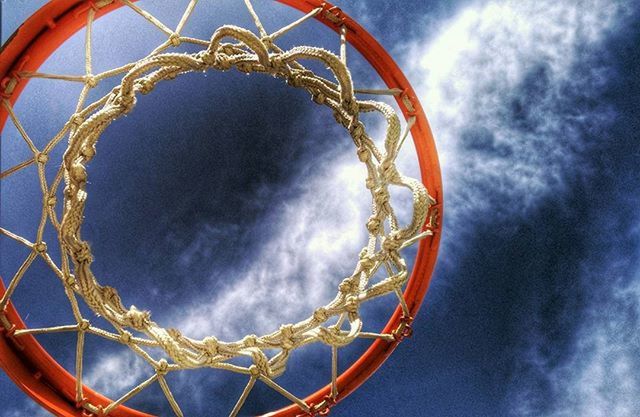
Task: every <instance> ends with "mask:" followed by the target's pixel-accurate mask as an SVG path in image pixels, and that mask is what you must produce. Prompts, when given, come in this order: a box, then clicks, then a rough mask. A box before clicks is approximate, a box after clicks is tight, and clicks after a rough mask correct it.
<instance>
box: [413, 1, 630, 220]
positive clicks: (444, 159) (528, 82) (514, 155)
mask: <svg viewBox="0 0 640 417" xmlns="http://www.w3.org/2000/svg"><path fill="white" fill-rule="evenodd" d="M618 14H619V9H618V8H617V7H616V6H615V5H610V4H609V3H608V2H603V1H598V0H594V1H587V2H556V1H536V2H533V1H525V2H523V1H492V2H488V3H483V4H479V5H472V6H469V7H467V8H465V9H463V10H461V11H460V12H459V13H458V14H457V15H456V16H455V17H454V18H452V19H451V20H449V21H446V22H444V23H443V24H442V28H441V31H440V33H439V35H438V36H436V37H435V38H434V39H433V40H432V41H430V42H425V41H424V40H422V39H420V40H415V42H414V47H413V48H412V50H411V52H410V55H409V56H410V60H409V62H408V66H409V67H410V68H411V70H412V71H411V74H412V76H411V77H410V78H411V79H413V80H414V83H415V84H416V88H417V91H418V93H419V96H420V97H422V99H423V104H424V105H425V107H426V109H427V112H428V117H429V119H430V122H431V124H432V128H433V131H434V135H435V137H436V141H437V144H438V150H439V154H440V158H441V163H442V168H443V176H444V183H445V197H446V198H447V200H448V204H447V214H448V216H449V227H450V230H453V231H455V232H458V231H460V229H461V227H457V223H458V222H461V221H463V222H465V223H466V222H467V221H468V219H469V218H471V217H473V218H476V219H478V218H482V217H485V218H487V217H488V218H493V217H498V218H499V217H503V216H505V215H506V216H511V215H513V214H522V213H526V211H527V210H528V209H530V208H531V207H534V206H535V205H536V202H537V201H538V200H539V199H540V198H542V197H544V196H545V195H546V194H548V193H550V192H554V191H560V190H561V189H562V187H563V184H564V182H565V179H566V178H567V177H569V176H572V175H579V174H580V172H579V171H580V167H579V164H578V157H579V153H580V152H581V151H582V150H583V149H584V148H585V147H586V146H588V143H585V142H584V138H582V137H581V133H580V132H579V128H580V127H588V126H589V125H592V126H593V125H596V124H597V123H598V122H602V121H606V120H608V119H609V118H610V117H611V116H610V114H609V113H608V112H606V111H605V110H606V109H602V108H598V109H596V110H586V111H585V109H582V108H579V109H572V108H569V106H568V102H569V101H567V98H569V99H576V98H580V99H584V100H588V99H589V98H591V97H593V96H594V95H595V94H597V92H598V91H599V88H600V85H601V83H602V81H603V77H602V74H601V72H600V71H602V68H601V67H600V68H599V67H597V66H594V67H593V68H590V65H591V64H590V63H588V62H587V61H586V60H587V59H588V58H590V57H589V56H588V54H587V53H586V52H585V51H587V50H590V48H593V46H594V45H597V43H598V42H599V41H600V40H601V39H602V37H603V36H604V35H605V34H606V33H607V32H608V31H610V30H611V29H612V24H613V23H612V22H614V21H615V17H616V16H617V15H618ZM425 44H426V47H425ZM585 66H586V67H585ZM574 101H575V100H574ZM565 103H566V104H565ZM576 112H580V114H576Z"/></svg>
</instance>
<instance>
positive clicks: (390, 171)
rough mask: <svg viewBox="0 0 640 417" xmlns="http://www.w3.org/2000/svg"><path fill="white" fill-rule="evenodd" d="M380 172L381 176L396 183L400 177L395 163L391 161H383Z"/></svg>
mask: <svg viewBox="0 0 640 417" xmlns="http://www.w3.org/2000/svg"><path fill="white" fill-rule="evenodd" d="M378 172H380V176H382V177H383V178H386V179H387V180H388V181H396V180H397V179H398V178H399V176H400V174H399V173H398V170H397V168H396V165H395V163H394V162H393V160H391V159H386V160H384V161H382V163H381V164H380V167H379V168H378Z"/></svg>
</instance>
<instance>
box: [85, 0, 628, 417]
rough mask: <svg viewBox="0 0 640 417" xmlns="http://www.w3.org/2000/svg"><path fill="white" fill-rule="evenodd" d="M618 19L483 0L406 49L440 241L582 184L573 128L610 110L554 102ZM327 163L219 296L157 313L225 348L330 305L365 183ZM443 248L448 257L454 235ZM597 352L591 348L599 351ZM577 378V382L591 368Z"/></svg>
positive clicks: (347, 161)
mask: <svg viewBox="0 0 640 417" xmlns="http://www.w3.org/2000/svg"><path fill="white" fill-rule="evenodd" d="M617 13H618V9H617V8H616V7H609V6H607V5H606V4H605V2H599V1H593V2H590V3H589V4H585V3H584V2H583V3H580V4H577V3H576V4H564V3H560V2H551V1H545V2H509V1H505V2H490V3H487V4H483V5H472V6H469V7H466V8H464V9H462V10H461V11H460V12H459V13H458V14H457V15H456V16H455V17H454V18H452V19H451V20H450V21H447V22H445V23H443V24H442V27H441V29H440V31H439V32H438V33H437V35H436V36H435V37H434V38H431V39H426V40H425V39H410V40H409V42H410V43H411V44H412V45H413V46H412V47H411V48H410V53H409V57H410V58H409V57H408V58H407V59H406V64H407V65H406V66H407V67H408V68H409V70H410V73H411V76H410V78H411V79H412V80H413V82H414V84H415V86H416V88H417V90H418V92H419V95H420V96H421V98H422V99H423V104H425V107H426V109H427V112H428V116H429V118H430V121H431V123H432V127H433V130H434V134H435V136H436V139H437V143H438V148H439V152H440V157H441V162H442V167H443V174H444V179H445V192H446V197H447V199H448V201H447V203H448V205H447V211H448V220H447V221H448V224H447V230H448V234H449V236H452V237H455V236H459V235H460V234H463V233H464V232H465V230H467V231H469V232H470V231H471V229H470V228H469V227H467V226H468V224H469V221H470V220H471V219H472V218H473V219H482V218H486V219H492V218H495V217H504V216H512V215H521V214H524V213H526V212H527V211H528V210H530V209H531V208H534V207H535V206H536V202H537V201H539V199H541V198H544V196H546V195H548V193H551V192H554V191H558V190H562V189H563V187H564V183H565V180H566V177H567V176H569V175H580V172H579V171H577V169H576V164H577V163H578V161H579V158H580V155H581V151H582V150H584V149H585V148H586V147H588V146H589V144H588V143H584V140H583V138H582V137H581V135H580V129H583V128H586V129H588V128H589V126H590V125H591V124H597V123H599V122H601V121H603V120H608V118H609V117H610V113H608V111H607V109H603V108H599V107H597V106H595V107H593V108H578V109H571V108H569V107H568V101H565V100H564V99H565V98H566V97H567V96H570V97H571V99H572V100H573V99H574V98H576V97H579V98H584V99H585V101H588V99H589V98H590V97H591V96H592V95H594V94H596V92H597V91H598V89H599V88H600V86H601V84H602V82H603V75H602V73H601V72H599V71H602V70H603V69H602V68H599V67H587V68H583V69H582V70H580V71H577V68H579V67H580V65H581V64H583V63H584V62H586V60H588V59H589V56H586V55H585V52H584V50H585V48H584V47H585V46H593V45H595V44H597V43H598V42H599V41H600V40H601V39H602V38H603V36H605V35H606V33H607V31H609V30H611V28H612V26H613V22H614V21H615V19H616V16H617ZM416 57H419V59H416ZM576 71H577V72H576ZM324 166H325V168H323V169H321V170H319V171H317V172H315V173H314V174H313V175H311V176H308V177H305V178H304V179H303V180H304V183H303V184H302V185H301V190H302V192H301V194H300V195H299V196H298V197H295V198H293V199H291V200H287V201H280V202H276V203H275V204H274V206H273V208H274V214H273V216H271V217H268V218H266V219H263V220H262V221H261V223H262V224H263V225H265V226H263V227H261V226H260V222H259V223H257V224H258V227H257V228H256V230H255V238H256V239H257V240H258V241H259V242H260V243H259V244H258V245H257V246H256V247H255V249H254V250H252V251H251V252H250V253H247V254H246V257H247V262H246V264H245V265H242V266H241V267H237V268H233V267H231V268H229V270H228V271H224V274H226V275H228V276H229V279H225V280H224V281H226V284H224V287H223V288H220V287H215V285H216V284H214V283H212V284H211V286H212V287H211V288H203V291H202V293H203V295H202V296H201V297H196V298H194V299H193V300H192V301H193V303H192V305H190V306H187V307H186V308H185V307H181V308H180V316H179V317H180V320H179V322H175V323H171V320H172V319H171V317H169V315H167V316H166V317H164V318H162V317H158V316H157V314H158V312H156V316H155V318H156V319H158V320H159V321H162V322H164V323H167V324H169V325H176V326H178V327H180V328H181V329H182V330H183V331H184V332H185V333H186V334H189V335H191V336H204V335H207V334H215V335H217V336H218V337H221V338H223V339H233V338H237V337H239V336H242V335H243V334H245V333H246V332H247V331H251V332H256V333H261V332H265V331H271V330H273V329H274V327H275V326H277V325H278V324H280V323H283V322H286V321H291V320H295V319H297V318H299V317H300V316H301V315H302V314H305V313H309V312H310V311H311V308H312V307H313V306H315V305H318V304H319V302H320V301H323V300H328V299H329V298H330V297H331V295H332V293H333V290H334V288H335V285H336V283H337V282H339V280H340V278H341V277H342V275H341V274H345V273H349V272H350V271H348V269H350V268H351V267H352V266H353V263H354V261H355V255H356V254H357V251H358V249H359V247H360V245H361V244H362V243H363V242H364V240H363V239H360V238H359V237H364V235H363V228H362V225H363V224H364V221H365V218H366V216H367V208H368V205H367V204H366V201H367V199H366V194H365V192H366V190H365V189H364V187H363V186H362V183H361V181H360V179H361V178H363V176H364V174H363V172H361V171H359V169H360V167H359V164H358V162H357V161H355V158H354V157H353V156H352V155H345V156H338V157H335V159H334V160H332V161H327V162H326V164H324ZM402 166H404V167H405V168H408V169H409V170H410V171H411V172H414V173H415V171H416V169H415V162H413V155H412V153H411V152H407V151H404V152H403V153H402ZM354 179H355V180H354ZM201 238H202V239H206V236H202V237H201ZM447 244H448V246H445V250H447V251H448V253H447V254H448V255H449V256H452V252H451V249H453V239H448V240H447ZM187 256H189V253H185V260H186V257H187ZM345 266H346V269H345ZM214 287H215V288H214ZM204 294H206V295H207V296H209V297H211V298H206V297H207V296H205V295H204ZM292 300H293V301H292ZM176 311H177V310H176ZM171 313H174V312H171ZM174 317H176V319H177V317H178V316H174ZM592 342H593V343H595V344H594V346H596V347H597V343H596V340H595V339H593V340H592V341H589V340H585V343H587V344H588V343H592ZM603 343H604V342H603ZM607 346H608V345H607V344H606V343H604V344H603V345H602V347H601V348H598V349H601V350H600V351H601V352H602V353H601V354H602V355H605V354H606V352H608V351H609V350H608V349H609V347H607ZM108 361H120V359H109V360H107V362H108ZM114 366H115V365H114ZM620 366H621V368H620V372H621V375H622V374H624V373H625V372H626V371H625V370H624V366H623V365H620ZM584 369H585V374H584V375H585V378H591V376H589V375H595V373H593V372H597V369H595V368H594V370H592V371H589V370H588V367H585V368H584ZM589 372H592V374H589V375H588V373H589ZM96 375H109V374H108V373H100V372H99V371H96ZM129 375H131V376H132V378H133V375H135V372H130V373H129ZM138 377H139V375H138V376H136V377H135V379H136V381H137V380H138V379H139V378H138ZM101 378H102V377H98V376H96V377H94V383H95V384H98V385H99V384H100V383H101V382H100V381H101ZM105 378H106V377H105ZM132 382H135V381H132ZM576 398H577V397H576ZM561 415H564V414H557V416H561ZM566 415H568V414H566ZM574 415H580V414H574ZM594 415H595V414H594ZM619 415H620V416H625V414H619Z"/></svg>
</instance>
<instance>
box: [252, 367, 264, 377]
mask: <svg viewBox="0 0 640 417" xmlns="http://www.w3.org/2000/svg"><path fill="white" fill-rule="evenodd" d="M249 374H250V375H251V376H253V377H256V378H257V377H259V376H260V374H262V372H260V369H258V367H257V366H255V365H251V366H249Z"/></svg>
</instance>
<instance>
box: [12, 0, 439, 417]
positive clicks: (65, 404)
mask: <svg viewBox="0 0 640 417" xmlns="http://www.w3.org/2000/svg"><path fill="white" fill-rule="evenodd" d="M276 1H278V2H280V3H283V4H285V5H288V6H291V7H293V8H296V9H298V10H300V11H301V12H303V13H308V12H310V11H312V10H314V9H316V8H318V7H322V8H323V10H322V12H321V13H319V14H318V15H316V17H315V18H316V19H317V20H319V21H320V22H322V23H323V24H325V25H326V26H328V27H329V28H331V29H333V30H335V31H336V32H339V31H340V28H341V27H342V26H343V25H344V26H346V28H347V41H348V42H349V43H350V44H351V45H352V46H353V47H355V48H356V49H357V50H358V51H359V52H360V54H361V55H362V56H363V57H364V58H365V59H366V60H367V61H368V62H369V63H370V64H371V66H372V67H373V68H374V69H375V70H376V71H377V73H378V74H379V75H380V77H381V78H382V79H383V81H384V82H385V83H386V85H387V86H388V87H389V88H397V89H400V90H401V91H403V93H402V94H401V95H399V96H397V97H396V99H397V102H398V105H399V106H400V108H401V110H402V112H403V115H404V116H405V118H409V117H411V116H415V117H416V123H415V124H414V126H413V128H412V129H411V135H412V137H413V141H414V144H415V147H416V151H417V155H418V160H419V163H420V170H421V175H422V182H423V183H424V184H425V185H426V186H427V188H428V190H429V193H430V194H431V195H432V196H434V197H435V198H436V201H437V204H436V206H435V207H434V208H433V209H432V210H437V212H436V213H437V215H436V216H435V219H436V222H435V224H429V225H426V226H425V227H428V228H430V229H431V230H433V232H434V234H433V236H429V237H427V238H425V239H423V240H422V241H421V242H420V244H419V246H418V253H417V256H416V260H415V264H414V268H413V272H412V274H411V278H410V279H409V282H408V283H407V287H406V289H405V293H404V296H405V298H406V300H407V305H408V307H409V310H410V312H411V317H403V315H402V311H401V309H400V308H397V309H396V311H395V312H394V314H393V315H392V316H391V318H390V319H389V322H388V323H387V324H386V326H385V328H384V329H383V330H382V331H383V332H384V333H394V331H395V330H397V329H399V328H400V327H401V331H400V332H395V333H396V334H397V335H398V337H396V340H395V341H393V342H387V341H383V340H375V341H374V342H373V343H372V344H371V346H370V347H369V349H368V350H367V351H366V352H365V353H364V354H363V355H362V356H361V357H360V358H359V359H358V360H357V361H356V362H355V363H354V364H352V365H351V366H350V367H349V368H348V369H347V370H346V371H345V372H343V373H342V374H341V375H340V376H339V378H338V381H337V383H338V392H339V395H338V397H337V398H335V399H333V398H330V397H329V394H330V386H329V385H327V386H325V387H323V388H321V389H319V390H318V391H317V392H315V393H313V394H311V395H309V396H308V397H306V398H305V401H306V402H307V403H308V404H312V405H313V406H314V407H312V408H313V412H312V413H311V415H325V414H326V413H328V411H329V409H330V408H331V407H332V406H333V405H334V404H335V403H337V402H339V401H340V400H342V399H344V398H345V397H346V396H348V395H349V394H351V393H352V392H353V391H355V390H356V389H357V388H358V387H359V386H360V385H361V384H362V383H364V381H366V380H367V379H368V378H369V377H370V376H371V375H372V374H373V373H374V372H375V371H376V370H377V369H378V367H379V366H380V365H382V363H383V362H384V361H385V360H386V359H387V358H388V357H389V355H391V353H392V352H393V351H394V349H395V348H396V347H397V346H398V344H399V343H400V341H402V339H404V337H407V336H410V334H411V322H412V320H413V317H415V316H416V314H417V313H418V310H419V309H420V305H421V304H422V300H423V299H424V297H425V295H426V292H427V289H428V287H429V283H430V280H431V275H432V273H433V269H434V267H435V263H436V258H437V254H438V247H439V243H440V237H441V230H442V213H443V205H442V198H443V195H442V179H441V176H440V166H439V162H438V154H437V151H436V147H435V142H434V140H433V135H432V133H431V129H430V127H429V123H428V121H427V118H426V116H425V113H424V110H423V108H422V105H421V104H420V101H419V100H418V98H417V96H416V93H415V91H414V90H413V88H412V87H411V84H410V83H409V81H408V80H407V78H406V77H405V75H404V74H403V72H402V70H401V69H400V67H399V66H398V65H397V64H396V63H395V61H394V60H393V59H392V58H391V56H390V55H389V54H388V53H387V52H386V50H385V49H384V48H383V47H382V46H381V45H380V44H379V43H378V42H377V41H376V40H375V39H374V38H373V36H371V35H370V34H369V33H368V32H367V31H366V30H365V29H364V28H362V26H360V25H359V24H358V23H357V22H356V21H355V20H353V19H352V18H351V17H350V16H348V15H347V14H346V13H344V12H343V11H342V10H340V9H339V8H337V7H335V6H333V5H331V4H330V3H328V2H325V1H322V0H276ZM121 5H122V4H121V3H120V2H114V3H112V4H110V5H108V6H105V7H102V8H97V9H96V19H97V18H99V17H101V16H103V15H105V14H106V13H109V12H111V11H113V10H115V9H117V8H118V7H121ZM91 7H94V3H93V2H92V1H88V0H52V1H50V2H49V3H48V4H47V5H45V6H44V7H42V8H41V9H40V10H39V11H37V12H36V13H35V14H34V15H33V16H31V17H30V18H29V19H28V20H27V21H25V23H24V24H23V25H22V26H21V27H20V28H19V29H18V30H17V31H16V33H14V35H13V36H12V37H11V38H10V39H9V40H8V41H7V42H6V44H5V45H4V46H3V48H2V51H1V52H0V80H1V81H0V93H2V95H3V96H4V97H5V98H7V99H8V100H10V102H11V103H14V102H15V101H16V100H17V99H18V97H19V95H20V93H21V92H22V90H23V89H24V87H25V86H26V84H27V83H28V79H20V77H19V72H20V71H36V70H37V69H38V68H39V67H40V66H41V65H42V63H44V61H45V60H46V59H47V58H48V57H49V56H50V55H51V54H52V53H53V52H54V51H55V50H56V49H57V48H58V47H59V46H60V45H62V43H64V42H65V41H66V40H67V39H68V38H69V37H70V36H71V35H73V34H74V33H75V32H77V31H78V30H80V29H81V28H83V27H84V26H85V25H86V21H87V19H86V15H87V12H88V10H89V8H91ZM10 83H12V84H13V85H14V88H13V91H12V92H11V94H5V93H4V92H5V87H6V86H7V85H9V84H10ZM7 116H8V115H7V112H6V110H5V109H4V108H0V131H1V130H2V128H3V126H4V123H5V122H6V120H7ZM3 292H4V286H3V285H2V282H1V280H0V294H1V293H3ZM4 314H5V315H6V317H7V318H8V319H9V321H10V322H11V323H12V324H14V325H15V327H16V328H24V323H23V322H22V320H21V319H20V316H19V315H18V313H17V311H16V310H15V308H14V307H13V305H11V304H10V305H9V306H8V307H7V309H6V312H5V313H4ZM0 327H1V326H0ZM15 339H16V338H15V337H13V336H12V335H11V331H8V330H6V329H4V328H3V329H2V331H0V366H1V367H2V368H3V369H4V370H5V372H6V373H7V374H8V375H9V377H11V378H12V379H13V380H14V381H15V382H16V384H17V385H18V386H19V387H20V388H21V389H22V390H24V391H25V392H26V393H27V394H28V395H30V396H31V397H32V398H33V399H34V400H35V401H37V402H38V403H40V404H41V405H42V406H43V407H45V408H46V409H47V410H49V411H50V412H52V413H54V414H56V415H59V416H64V417H75V416H83V415H87V414H86V411H84V409H83V408H82V407H81V406H79V405H77V404H76V403H75V399H74V397H75V389H74V387H75V379H74V377H73V376H72V375H71V374H69V373H68V372H67V371H66V370H64V369H63V368H62V367H61V366H60V365H59V364H58V363H57V362H56V361H55V360H54V359H53V358H52V357H51V356H50V355H49V354H48V353H47V352H46V351H45V350H44V349H43V348H42V347H41V346H40V344H39V343H38V342H37V341H36V339H35V338H34V337H32V336H22V337H20V340H19V345H18V344H16V343H15V341H16V340H15ZM86 397H87V400H88V401H90V402H91V403H92V404H95V405H106V404H108V402H109V400H108V399H106V398H105V397H103V396H101V395H99V394H97V393H95V392H93V391H91V390H90V389H88V388H87V389H86ZM110 415H113V416H114V417H120V416H132V417H142V416H148V415H147V414H144V413H141V412H139V411H136V410H132V409H129V408H126V407H124V406H121V407H119V408H118V409H117V410H115V411H113V412H112V413H111V414H110ZM306 415H309V414H308V413H307V414H305V413H304V412H303V411H302V410H301V409H300V408H299V407H298V406H297V405H295V404H292V405H290V406H288V407H285V408H283V409H280V410H277V411H275V412H273V413H269V416H278V417H294V416H306Z"/></svg>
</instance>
